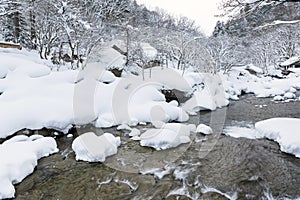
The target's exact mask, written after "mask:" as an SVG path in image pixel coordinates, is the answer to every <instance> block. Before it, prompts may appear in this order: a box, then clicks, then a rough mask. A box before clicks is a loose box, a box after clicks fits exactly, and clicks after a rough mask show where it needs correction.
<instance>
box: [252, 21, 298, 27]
mask: <svg viewBox="0 0 300 200" xmlns="http://www.w3.org/2000/svg"><path fill="white" fill-rule="evenodd" d="M298 22H300V20H290V21H283V20H275V21H273V22H271V23H268V24H265V25H262V26H259V27H257V28H255V29H258V28H264V27H267V26H274V25H279V24H295V23H298Z"/></svg>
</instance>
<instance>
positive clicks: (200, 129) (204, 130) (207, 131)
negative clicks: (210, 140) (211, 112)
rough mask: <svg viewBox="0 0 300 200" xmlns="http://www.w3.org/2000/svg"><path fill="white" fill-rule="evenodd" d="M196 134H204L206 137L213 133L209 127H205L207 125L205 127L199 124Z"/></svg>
mask: <svg viewBox="0 0 300 200" xmlns="http://www.w3.org/2000/svg"><path fill="white" fill-rule="evenodd" d="M196 132H197V133H203V134H205V135H208V134H212V133H213V130H212V129H211V128H210V127H209V126H207V125H205V124H199V125H198V126H197V130H196Z"/></svg>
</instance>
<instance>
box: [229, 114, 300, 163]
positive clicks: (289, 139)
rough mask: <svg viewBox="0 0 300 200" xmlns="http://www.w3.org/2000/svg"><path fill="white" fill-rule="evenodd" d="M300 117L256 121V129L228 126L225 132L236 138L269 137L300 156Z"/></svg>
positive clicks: (288, 151)
mask: <svg viewBox="0 0 300 200" xmlns="http://www.w3.org/2000/svg"><path fill="white" fill-rule="evenodd" d="M299 130H300V119H299V118H271V119H267V120H263V121H259V122H257V123H255V129H253V128H245V127H228V128H226V129H225V134H226V135H230V136H232V137H235V138H239V137H245V138H249V139H258V138H268V139H270V140H274V141H276V142H278V144H279V145H280V149H281V151H283V152H286V153H290V154H293V155H295V156H296V157H298V158H300V132H299Z"/></svg>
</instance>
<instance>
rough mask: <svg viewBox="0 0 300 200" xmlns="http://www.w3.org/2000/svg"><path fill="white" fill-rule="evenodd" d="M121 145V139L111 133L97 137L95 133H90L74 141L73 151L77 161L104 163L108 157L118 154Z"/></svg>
mask: <svg viewBox="0 0 300 200" xmlns="http://www.w3.org/2000/svg"><path fill="white" fill-rule="evenodd" d="M120 144H121V140H120V137H115V136H113V135H112V134H110V133H104V134H103V135H101V136H97V135H96V134H95V133H93V132H88V133H84V134H82V135H80V136H78V137H77V138H76V139H75V140H74V141H73V143H72V149H73V150H74V152H75V154H76V160H83V161H87V162H104V161H105V159H106V157H108V156H112V155H114V154H116V153H117V151H118V149H117V148H118V146H120Z"/></svg>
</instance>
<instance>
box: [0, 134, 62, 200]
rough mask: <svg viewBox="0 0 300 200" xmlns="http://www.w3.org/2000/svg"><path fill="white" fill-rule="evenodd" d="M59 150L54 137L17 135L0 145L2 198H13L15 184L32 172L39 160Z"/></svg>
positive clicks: (0, 197)
mask: <svg viewBox="0 0 300 200" xmlns="http://www.w3.org/2000/svg"><path fill="white" fill-rule="evenodd" d="M57 151H58V149H57V145H56V142H55V140H54V139H53V138H50V137H43V136H40V135H33V136H31V137H27V136H23V135H22V136H15V137H13V138H11V139H10V140H7V141H5V142H4V143H3V144H1V145H0V160H1V163H0V199H4V198H13V197H14V194H15V189H14V186H13V184H16V183H19V182H21V181H22V180H23V179H24V178H25V177H26V176H28V175H29V174H31V173H32V172H33V170H34V168H35V166H36V165H37V160H38V159H40V158H42V157H46V156H49V155H50V154H53V153H56V152H57Z"/></svg>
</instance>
